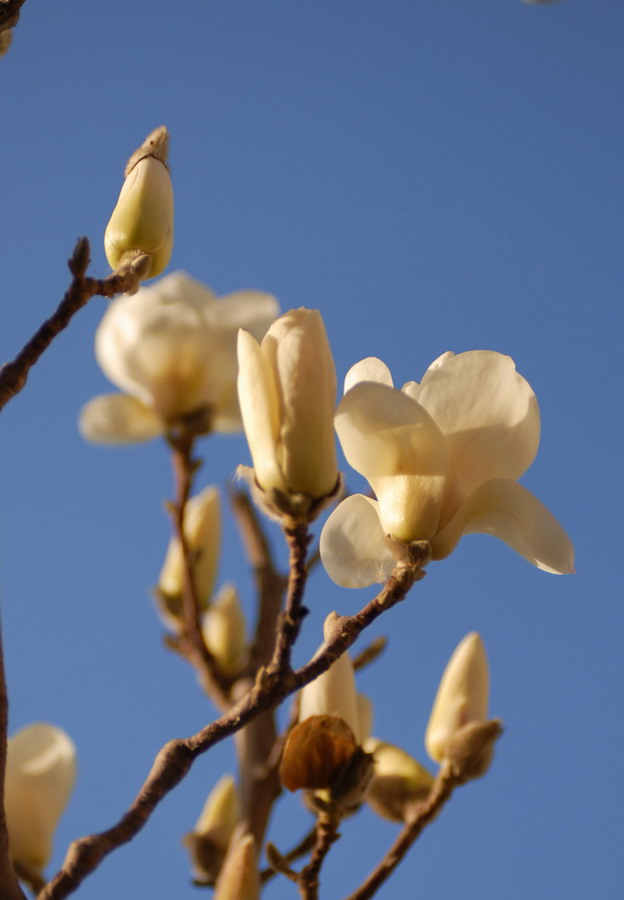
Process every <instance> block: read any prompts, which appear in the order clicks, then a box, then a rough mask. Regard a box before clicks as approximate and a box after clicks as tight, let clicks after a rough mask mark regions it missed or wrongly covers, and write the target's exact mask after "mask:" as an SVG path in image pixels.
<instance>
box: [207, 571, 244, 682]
mask: <svg viewBox="0 0 624 900" xmlns="http://www.w3.org/2000/svg"><path fill="white" fill-rule="evenodd" d="M245 631H246V622H245V615H244V613H243V610H242V608H241V605H240V601H239V599H238V593H237V591H236V588H235V587H234V585H233V584H226V585H224V586H223V587H222V588H221V590H220V591H219V593H218V595H217V597H216V598H215V600H214V603H213V604H212V606H211V607H210V609H209V610H208V611H207V612H206V614H205V615H204V618H203V621H202V633H203V635H204V641H205V643H206V647H207V648H208V650H209V651H210V652H211V653H212V655H213V656H214V658H215V660H216V662H217V665H218V667H219V671H220V672H222V674H223V675H225V676H227V677H231V676H234V675H236V674H237V673H238V672H240V670H241V668H242V666H243V665H244V663H245V661H246V649H247V642H246V637H245Z"/></svg>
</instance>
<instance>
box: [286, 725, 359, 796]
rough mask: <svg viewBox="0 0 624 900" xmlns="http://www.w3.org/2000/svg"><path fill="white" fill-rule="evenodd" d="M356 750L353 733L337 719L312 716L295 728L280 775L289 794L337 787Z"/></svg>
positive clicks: (289, 738)
mask: <svg viewBox="0 0 624 900" xmlns="http://www.w3.org/2000/svg"><path fill="white" fill-rule="evenodd" d="M356 750H357V742H356V740H355V737H354V735H353V732H352V731H351V729H350V728H349V726H348V725H347V723H346V722H345V721H343V719H341V718H339V717H338V716H310V717H309V718H307V719H306V720H305V721H303V722H299V724H298V725H295V727H294V728H293V729H292V731H291V732H290V734H289V735H288V738H287V740H286V743H285V745H284V751H283V754H282V761H281V763H280V768H279V775H280V779H281V782H282V784H283V785H284V787H285V788H287V789H288V790H289V791H297V790H299V789H300V788H308V789H320V788H329V789H331V788H332V787H333V786H335V785H336V784H337V783H338V782H339V780H340V778H341V776H342V775H343V774H344V772H345V771H346V769H347V767H348V766H349V763H350V762H351V760H352V759H353V755H354V754H355V751H356Z"/></svg>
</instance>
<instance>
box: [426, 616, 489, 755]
mask: <svg viewBox="0 0 624 900" xmlns="http://www.w3.org/2000/svg"><path fill="white" fill-rule="evenodd" d="M488 693H489V676H488V663H487V657H486V655H485V647H484V646H483V642H482V640H481V638H480V637H479V635H478V634H477V633H476V632H475V631H473V632H471V633H470V634H468V635H466V637H465V638H464V639H463V641H461V643H460V644H459V645H458V646H457V648H456V649H455V652H454V653H453V655H452V656H451V658H450V660H449V662H448V665H447V667H446V669H445V670H444V674H443V675H442V679H441V681H440V686H439V687H438V693H437V694H436V698H435V702H434V704H433V709H432V711H431V716H430V718H429V724H428V725H427V731H426V734H425V746H426V747H427V753H428V754H429V756H430V757H431V758H432V759H435V760H436V762H442V760H443V759H445V758H446V757H447V756H448V748H449V744H450V741H451V740H452V738H453V737H454V735H455V734H456V733H457V732H458V731H459V730H460V729H461V728H463V727H464V725H467V724H468V723H469V722H484V721H485V720H486V719H487V711H488Z"/></svg>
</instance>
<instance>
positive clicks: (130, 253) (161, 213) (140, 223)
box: [104, 125, 173, 278]
mask: <svg viewBox="0 0 624 900" xmlns="http://www.w3.org/2000/svg"><path fill="white" fill-rule="evenodd" d="M168 145H169V134H168V132H167V129H166V128H165V126H164V125H161V127H160V128H157V129H156V130H155V131H153V132H152V133H151V134H150V135H148V137H147V138H146V139H145V141H144V142H143V144H142V145H141V146H140V147H139V148H138V150H136V151H135V152H134V153H133V154H132V156H131V157H130V159H129V160H128V165H127V166H126V170H125V176H126V180H125V181H124V183H123V187H122V189H121V193H120V195H119V200H118V201H117V206H116V207H115V209H114V210H113V214H112V215H111V218H110V222H109V223H108V226H107V228H106V234H105V236H104V248H105V250H106V258H107V259H108V262H109V263H110V265H111V267H112V268H113V269H118V268H120V266H122V265H123V264H125V263H131V262H132V260H133V259H136V257H138V256H141V255H143V254H148V255H149V256H150V258H151V265H150V266H149V268H148V270H147V271H146V272H145V274H142V275H141V277H143V278H154V277H155V276H156V275H160V273H161V272H162V271H163V270H164V269H165V268H166V267H167V265H168V263H169V259H170V257H171V250H172V248H173V189H172V187H171V176H170V175H169V169H168V168H167V152H168Z"/></svg>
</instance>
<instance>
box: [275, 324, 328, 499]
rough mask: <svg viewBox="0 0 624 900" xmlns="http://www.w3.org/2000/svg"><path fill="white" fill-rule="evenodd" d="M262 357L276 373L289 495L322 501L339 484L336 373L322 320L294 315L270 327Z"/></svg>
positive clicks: (281, 457)
mask: <svg viewBox="0 0 624 900" xmlns="http://www.w3.org/2000/svg"><path fill="white" fill-rule="evenodd" d="M262 351H263V353H264V354H265V357H266V359H267V360H268V362H269V365H270V366H271V367H272V369H273V371H274V372H275V373H276V388H277V391H278V394H279V409H280V435H279V445H278V454H279V456H278V458H279V462H280V468H281V470H282V472H283V473H284V477H285V480H286V483H287V485H288V488H289V490H290V491H291V492H301V493H303V494H308V495H309V496H310V497H324V496H326V495H328V494H331V492H332V491H333V490H334V488H335V486H336V481H337V478H338V464H337V460H336V443H335V436H334V421H333V419H334V412H335V409H336V392H337V385H336V370H335V367H334V360H333V357H332V353H331V349H330V346H329V341H328V340H327V334H326V332H325V326H324V324H323V319H322V317H321V314H320V313H319V311H318V310H316V309H303V308H302V309H293V310H289V311H288V312H287V313H284V315H282V316H280V318H279V319H278V320H277V321H276V322H274V323H273V325H272V326H271V327H270V329H269V331H268V333H267V335H266V337H265V338H264V340H263V341H262Z"/></svg>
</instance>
